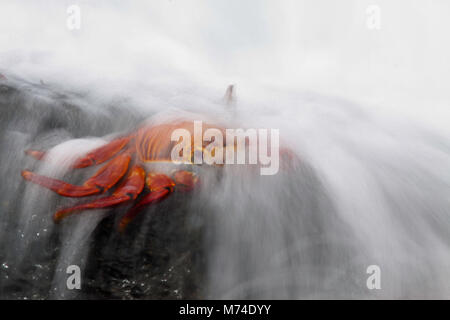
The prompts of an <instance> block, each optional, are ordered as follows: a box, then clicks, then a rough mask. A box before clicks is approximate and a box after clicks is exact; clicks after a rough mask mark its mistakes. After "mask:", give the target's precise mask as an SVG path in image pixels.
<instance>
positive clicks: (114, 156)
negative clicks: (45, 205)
mask: <svg viewBox="0 0 450 320" xmlns="http://www.w3.org/2000/svg"><path fill="white" fill-rule="evenodd" d="M208 127H212V126H210V125H205V124H204V125H203V128H204V129H207V128H208ZM180 128H182V129H186V130H188V131H189V132H190V133H191V136H193V122H190V121H172V122H169V123H164V124H158V125H149V124H146V125H144V126H142V127H141V128H140V129H139V130H137V131H136V132H135V133H133V134H130V135H127V136H122V137H119V138H116V139H114V140H112V141H111V142H109V143H108V144H106V145H104V146H102V147H99V148H97V149H95V150H93V151H91V152H89V153H87V154H86V155H85V156H83V157H81V158H79V159H77V160H76V161H75V163H74V164H73V165H72V168H84V167H88V166H93V165H98V164H102V163H104V162H106V161H108V160H110V159H111V160H110V161H109V162H108V163H107V164H105V165H104V166H102V167H101V168H100V169H99V170H98V171H97V172H96V173H95V174H94V175H93V176H92V177H90V178H89V179H87V180H86V181H85V182H84V183H83V185H81V186H78V185H72V184H69V183H67V182H64V181H61V180H57V179H53V178H49V177H46V176H42V175H38V174H36V173H33V172H31V171H28V170H24V171H22V176H23V178H25V179H26V180H28V181H31V182H33V183H36V184H39V185H41V186H43V187H45V188H47V189H50V190H52V191H54V192H56V193H57V194H59V195H62V196H65V197H85V196H90V195H95V194H99V193H105V192H106V191H108V190H109V189H111V188H113V187H115V186H116V185H118V186H117V188H116V189H115V191H114V192H113V193H112V194H111V195H110V196H106V197H103V198H99V199H96V200H94V201H92V202H88V203H82V204H78V205H75V206H73V207H69V208H64V209H62V210H59V211H57V212H56V213H55V214H54V216H53V218H54V221H55V222H59V221H60V220H61V219H62V218H64V217H66V216H68V215H70V214H73V213H76V212H80V211H81V210H86V209H98V208H107V207H112V206H115V205H119V204H122V203H126V202H129V201H134V200H136V198H137V197H138V196H139V195H141V193H143V190H144V187H145V186H147V188H148V190H147V194H145V195H144V194H142V197H141V198H140V199H139V202H137V203H136V204H135V205H134V206H133V207H132V208H131V209H130V210H129V211H128V212H127V213H126V214H125V215H124V217H123V218H122V219H121V221H120V223H119V230H120V231H123V230H124V229H125V227H126V226H127V225H128V223H129V222H130V221H131V220H132V219H133V218H134V217H135V216H136V215H137V214H138V213H139V211H140V210H141V209H142V208H143V207H144V206H147V205H150V204H153V203H156V202H158V201H160V200H162V199H164V198H166V197H167V196H168V195H169V194H171V193H172V192H173V191H174V190H179V191H183V192H186V191H190V190H192V189H194V188H195V187H196V186H197V185H198V182H199V179H198V177H197V175H196V174H195V173H193V172H191V171H187V170H176V171H175V172H174V173H173V175H172V176H171V177H169V176H167V175H166V174H163V173H158V172H148V173H146V172H145V170H144V166H145V164H146V163H162V162H164V163H167V162H171V150H172V148H173V147H174V145H175V144H176V143H177V142H174V141H171V134H172V132H173V131H174V130H175V129H180ZM219 130H223V129H219ZM192 146H193V141H192ZM192 150H194V148H192ZM25 153H26V154H28V155H30V156H32V157H34V158H36V159H38V160H41V159H43V158H44V157H45V152H42V151H36V150H27V151H25ZM121 180H122V182H120V183H119V181H121Z"/></svg>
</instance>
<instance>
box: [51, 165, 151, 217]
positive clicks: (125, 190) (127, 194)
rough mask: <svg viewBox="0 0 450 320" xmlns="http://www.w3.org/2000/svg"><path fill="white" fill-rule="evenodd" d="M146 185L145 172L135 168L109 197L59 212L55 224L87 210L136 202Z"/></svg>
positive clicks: (140, 168) (56, 214)
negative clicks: (131, 201)
mask: <svg viewBox="0 0 450 320" xmlns="http://www.w3.org/2000/svg"><path fill="white" fill-rule="evenodd" d="M144 184H145V171H144V169H142V167H140V166H134V167H133V168H132V169H131V172H130V174H129V175H128V177H127V178H126V180H125V181H124V182H123V183H122V184H121V185H120V186H119V187H118V189H117V190H116V191H115V192H114V193H113V194H112V195H111V196H109V197H104V198H100V199H97V200H94V201H92V202H89V203H84V204H79V205H76V206H73V207H70V208H66V209H62V210H59V211H58V212H56V213H55V215H54V216H53V219H54V220H55V222H59V221H60V220H61V219H62V218H64V217H67V216H68V215H70V214H73V213H76V212H79V211H80V210H85V209H100V208H106V207H111V206H115V205H118V204H121V203H124V202H127V201H130V200H135V199H136V197H137V196H138V195H139V194H140V193H141V192H142V189H144Z"/></svg>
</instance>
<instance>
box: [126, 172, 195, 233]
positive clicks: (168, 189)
mask: <svg viewBox="0 0 450 320" xmlns="http://www.w3.org/2000/svg"><path fill="white" fill-rule="evenodd" d="M146 183H147V186H148V187H149V189H150V193H149V194H147V195H146V196H145V197H144V198H142V200H141V201H140V202H139V203H137V204H136V205H135V206H133V207H132V208H131V209H130V210H129V211H128V212H127V213H126V214H125V215H124V216H123V218H122V219H121V220H120V223H119V231H120V232H123V231H124V230H125V228H126V226H127V225H128V224H129V223H130V222H131V221H132V220H133V219H134V218H135V217H136V216H137V214H138V213H139V212H140V211H141V210H142V209H143V208H144V207H146V206H148V205H151V204H155V203H158V202H159V201H161V200H164V199H165V198H166V197H167V196H168V195H169V194H171V193H172V192H173V188H174V187H176V188H177V189H179V190H180V191H183V192H188V191H191V190H192V189H194V188H195V187H196V186H197V185H198V177H197V176H196V175H195V174H194V173H192V172H189V171H184V170H180V171H176V172H175V174H174V175H173V180H172V179H171V178H169V177H168V176H166V175H165V174H158V173H149V174H148V176H147V181H146Z"/></svg>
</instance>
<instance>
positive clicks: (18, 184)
mask: <svg viewBox="0 0 450 320" xmlns="http://www.w3.org/2000/svg"><path fill="white" fill-rule="evenodd" d="M399 2H401V1H399ZM413 2H414V5H413V6H412V7H411V8H416V7H418V4H417V3H416V2H415V1H413ZM111 3H112V2H108V4H107V3H106V2H101V1H99V4H98V7H97V6H93V5H90V4H88V3H84V2H81V3H80V6H81V8H82V12H83V20H82V21H83V22H82V23H83V24H82V28H81V30H79V31H76V32H71V31H68V30H67V29H66V27H65V18H66V15H65V14H66V11H65V9H66V7H65V6H64V5H60V4H58V5H56V2H55V6H52V7H51V8H50V7H48V8H47V7H45V8H44V7H39V6H38V5H35V4H31V3H28V4H27V5H21V4H13V3H11V4H8V5H6V4H2V5H3V10H0V17H1V14H2V13H5V12H6V13H7V14H14V15H15V16H16V17H17V19H15V21H9V22H8V23H6V22H5V21H7V20H8V19H0V26H1V29H2V30H8V32H5V33H2V35H0V44H1V45H2V51H1V52H0V63H1V64H0V72H1V73H2V74H4V75H5V76H6V78H1V79H0V150H1V153H0V177H1V181H0V298H8V299H44V298H56V299H58V298H66V299H71V298H123V299H131V298H135V299H144V298H155V299H161V298H368V299H372V298H449V297H450V282H449V280H448V279H449V278H450V139H449V135H448V133H449V131H448V127H446V126H447V125H448V119H449V118H448V110H447V108H448V101H449V97H448V91H445V90H444V89H445V87H446V85H445V84H446V83H448V81H445V80H446V79H447V80H449V79H450V76H449V73H448V66H447V67H446V66H445V61H446V59H447V58H446V57H447V56H448V54H449V53H450V52H449V51H450V50H449V48H447V46H446V45H444V44H442V41H440V37H441V36H442V35H443V34H444V35H445V30H448V26H447V25H446V24H445V22H444V21H443V20H442V19H437V18H439V17H441V14H439V12H445V10H443V9H446V8H448V4H446V3H444V2H434V4H433V5H431V4H430V5H427V6H424V7H423V8H421V10H412V9H411V8H410V7H408V8H409V9H408V8H406V9H405V7H403V6H401V5H400V4H398V3H397V4H392V5H388V4H387V3H384V4H383V6H382V9H383V12H385V15H384V16H383V17H384V18H383V20H382V21H383V27H382V29H381V30H380V32H379V33H370V32H369V33H368V31H367V30H366V29H365V27H364V14H365V6H364V4H361V3H362V1H358V2H356V1H348V2H347V3H346V4H345V5H342V6H339V5H336V4H332V3H331V1H329V2H327V1H320V2H317V3H318V4H315V5H312V4H307V2H304V1H298V2H297V1H286V3H285V4H284V5H276V4H275V2H269V1H261V2H256V1H255V2H252V1H249V2H248V3H249V4H248V5H247V6H244V7H242V6H238V5H237V3H238V2H235V1H230V2H229V3H230V5H228V6H225V5H218V4H217V3H216V4H209V5H208V4H204V3H201V2H195V5H191V4H185V3H180V2H178V1H166V2H161V3H159V2H158V4H155V3H153V4H144V2H142V3H140V4H137V5H136V7H131V6H125V5H119V4H117V3H112V4H111ZM246 3H247V2H246ZM311 3H313V2H311ZM314 3H316V2H314ZM329 6H331V7H332V8H333V10H329V9H330V8H329ZM58 10H59V11H58ZM405 10H406V13H405ZM408 10H409V11H408ZM31 11H32V12H33V15H30V14H29V13H30V12H31ZM61 12H62V15H61V17H60V18H53V17H59V16H58V15H59V14H60V13H61ZM359 12H361V14H362V16H360V15H359ZM296 13H298V15H297V14H296ZM321 13H323V16H322V15H321ZM331 13H333V14H334V15H332V14H331ZM401 13H404V14H406V16H403V18H404V19H394V18H393V17H394V16H395V14H397V15H398V14H401ZM194 16H195V17H196V18H195V19H194V18H193V17H194ZM419 16H420V17H419ZM148 17H150V18H151V19H150V18H148ZM318 17H319V18H320V19H318ZM433 17H437V18H436V19H433ZM419 18H420V19H419ZM421 19H422V20H421ZM400 20H401V21H402V23H408V22H411V21H414V22H415V23H417V25H414V26H410V27H408V26H404V25H403V24H402V23H400V22H399V21H400ZM44 21H45V22H44ZM118 21H120V23H118ZM230 21H231V22H230ZM325 22H326V23H325ZM60 24H61V25H62V27H59V26H60ZM36 25H37V26H41V27H42V28H41V29H39V28H36ZM325 25H327V26H328V25H329V26H331V27H325ZM93 26H95V28H93ZM446 26H447V29H446ZM383 28H385V29H383ZM411 28H414V31H415V37H411V36H410V32H411ZM33 30H38V31H33ZM383 30H385V33H383ZM19 35H20V36H19ZM399 39H401V40H399ZM388 53H389V54H388ZM230 83H234V84H236V88H237V90H236V101H234V103H233V104H232V105H231V106H226V105H225V104H224V101H223V94H224V92H225V89H226V86H227V85H228V84H230ZM304 88H309V90H306V89H304ZM311 90H316V91H311ZM446 92H447V93H446ZM343 97H347V98H343ZM443 107H444V108H443ZM184 112H190V113H194V114H199V115H202V116H207V117H210V118H216V119H220V121H221V122H222V123H225V124H226V125H227V126H229V127H230V128H237V127H243V128H275V129H280V138H281V141H283V144H284V145H285V146H287V147H289V148H290V149H292V150H294V151H295V153H296V154H297V155H298V157H299V158H300V165H299V166H298V167H295V168H291V170H289V171H283V170H280V172H279V173H278V174H277V175H274V176H260V175H259V174H258V172H257V171H256V172H255V171H254V170H251V169H249V168H248V167H245V166H239V165H235V166H233V165H230V166H226V167H224V168H208V167H207V166H200V167H198V168H197V169H196V170H197V171H198V173H199V176H200V177H201V179H202V185H201V187H200V188H199V189H198V190H196V191H194V192H192V193H190V194H178V193H175V194H173V195H172V196H171V197H170V198H168V199H166V200H165V201H163V202H161V203H160V204H158V205H155V206H152V207H149V208H148V209H146V210H144V211H143V212H142V213H141V214H140V215H139V216H138V217H137V218H136V220H135V221H134V222H133V223H132V224H131V225H130V227H129V229H127V232H126V233H125V234H120V233H118V232H117V231H116V224H117V221H118V219H119V218H120V216H121V215H122V214H123V213H124V212H125V211H126V209H127V207H118V208H115V209H109V210H94V211H85V212H83V213H81V214H79V215H75V216H71V217H69V218H67V219H66V220H65V221H63V222H62V223H61V224H59V225H55V224H54V223H53V221H52V218H51V217H52V214H53V213H54V212H55V210H57V209H58V208H60V207H63V206H67V205H70V204H72V203H75V202H77V201H79V200H77V199H67V198H63V197H61V196H58V195H56V194H54V193H53V192H51V191H48V190H46V189H44V188H41V187H39V186H37V185H33V184H31V183H26V182H25V181H24V180H23V179H22V177H21V175H20V172H21V170H23V169H25V168H27V169H31V170H33V171H35V172H38V173H40V174H43V175H49V176H52V177H57V178H61V179H64V180H67V181H70V182H72V183H82V181H83V179H86V178H87V177H89V176H90V175H92V173H93V172H94V171H95V170H96V168H86V169H78V170H71V169H68V167H69V164H70V163H71V161H73V160H74V159H76V157H77V156H79V155H82V154H83V153H85V152H87V151H88V150H91V149H93V148H95V147H97V146H100V145H102V144H103V143H105V142H106V141H108V140H109V139H111V138H112V137H114V136H115V135H117V134H119V133H124V132H130V131H133V130H134V129H135V128H136V127H137V126H138V125H139V124H140V123H141V122H142V121H144V120H145V119H147V118H149V117H153V116H158V115H161V114H167V113H171V114H173V113H175V114H183V113H184ZM28 148H36V149H43V150H50V153H49V156H48V160H47V161H45V162H39V161H36V160H34V159H31V158H29V157H27V156H25V154H24V152H23V151H24V150H26V149H28ZM69 265H78V266H79V267H80V268H81V271H82V288H81V290H68V289H67V287H66V280H67V277H68V275H67V274H66V268H67V267H68V266H69ZM371 265H377V266H379V267H380V270H381V289H380V290H369V289H368V288H367V286H366V280H367V278H368V276H369V275H368V274H367V273H366V270H367V268H368V267H369V266H371Z"/></svg>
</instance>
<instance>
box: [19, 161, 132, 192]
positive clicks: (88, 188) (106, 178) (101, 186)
mask: <svg viewBox="0 0 450 320" xmlns="http://www.w3.org/2000/svg"><path fill="white" fill-rule="evenodd" d="M130 160H131V155H130V152H125V153H122V154H120V155H119V156H117V157H116V158H114V159H113V160H111V161H110V162H109V163H108V164H106V165H105V166H103V167H102V168H100V169H99V170H98V171H97V172H96V173H95V174H94V175H93V176H92V177H91V178H89V179H88V180H86V182H85V183H84V184H83V185H82V186H76V185H73V184H70V183H67V182H64V181H61V180H57V179H53V178H49V177H45V176H41V175H38V174H36V173H33V172H31V171H28V170H24V171H22V176H23V177H24V179H25V180H28V181H31V182H34V183H36V184H39V185H41V186H43V187H45V188H47V189H50V190H52V191H54V192H56V193H57V194H59V195H62V196H66V197H85V196H89V195H93V194H97V193H101V192H104V191H106V190H108V189H110V188H111V187H112V186H114V185H115V184H116V183H117V182H118V181H119V180H120V179H121V178H122V177H123V176H124V175H125V173H126V172H127V169H128V164H129V163H130Z"/></svg>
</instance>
